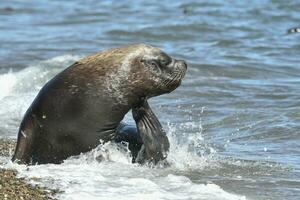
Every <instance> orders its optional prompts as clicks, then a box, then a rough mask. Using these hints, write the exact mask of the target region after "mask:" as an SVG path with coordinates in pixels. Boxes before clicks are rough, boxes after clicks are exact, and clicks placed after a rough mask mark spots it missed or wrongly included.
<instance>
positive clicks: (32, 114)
mask: <svg viewBox="0 0 300 200" xmlns="http://www.w3.org/2000/svg"><path fill="white" fill-rule="evenodd" d="M155 57H157V58H158V57H166V58H167V59H171V58H169V57H168V56H167V55H166V54H164V53H163V52H162V51H160V50H159V49H157V48H154V47H151V46H148V45H144V44H138V45H130V46H127V47H123V48H115V49H110V50H107V51H103V52H100V53H97V54H94V55H91V56H88V57H86V58H83V59H81V60H79V61H78V62H75V63H74V64H73V65H71V66H70V67H68V68H67V69H65V70H64V71H62V72H61V73H59V74H58V75H56V76H55V77H54V78H53V79H52V80H50V81H49V82H48V83H47V84H46V85H45V86H44V87H43V88H42V89H41V91H40V92H39V94H38V95H37V97H36V98H35V100H34V101H33V103H32V105H31V106H30V108H29V109H28V110H27V112H26V114H25V116H24V118H23V120H22V123H21V125H20V130H19V134H18V143H17V147H16V150H15V154H14V157H13V160H18V161H19V162H21V163H26V164H30V163H38V164H43V163H61V162H62V161H63V160H64V159H66V158H68V157H70V156H73V155H78V154H80V153H82V152H87V151H89V150H91V149H93V148H95V147H96V146H97V145H99V143H100V141H103V142H107V141H112V140H115V139H116V138H117V136H118V130H120V126H123V128H122V130H125V129H126V128H124V125H122V123H121V121H122V119H123V118H124V116H125V114H126V113H127V112H128V111H129V110H130V109H132V108H135V107H136V108H137V109H135V110H136V112H139V111H138V110H139V108H141V107H142V106H143V103H141V102H145V99H146V98H149V97H152V96H157V95H160V94H163V93H167V92H170V91H172V90H174V89H175V88H176V87H178V85H179V84H180V81H181V79H182V77H183V75H184V72H185V69H186V64H185V63H184V62H182V61H176V60H174V59H172V61H171V62H174V63H176V62H180V64H179V65H180V67H178V66H177V68H180V70H181V75H180V76H179V75H176V76H177V78H176V81H173V82H172V81H171V80H172V78H173V79H174V77H172V76H170V77H169V78H166V79H167V80H168V81H166V82H169V84H168V86H167V87H166V86H161V82H163V81H162V80H160V76H161V74H159V73H158V72H159V70H157V69H152V68H151V65H149V64H145V60H146V61H147V60H149V59H154V58H155ZM147 62H148V61H147ZM168 62H170V61H168ZM174 63H173V64H172V65H174ZM170 64H171V63H169V65H170ZM146 65H147V66H146ZM177 65H178V64H177ZM149 66H150V67H149ZM171 71H172V70H171ZM175 71H176V70H175ZM160 73H161V72H160ZM170 74H171V73H170ZM174 76H175V75H174ZM170 81H171V84H170ZM144 105H146V104H144ZM148 109H150V107H148ZM150 110H151V109H150ZM135 120H136V121H137V120H139V119H138V118H136V119H135ZM150 121H151V119H150ZM154 124H155V125H154V126H160V124H159V123H157V122H154ZM151 129H153V128H150V130H151ZM123 132H124V131H123ZM125 132H126V131H125ZM136 132H139V134H138V135H143V134H144V133H141V131H139V130H138V129H137V130H136ZM148 132H149V131H148ZM150 132H151V131H150ZM130 133H132V130H130V131H129V132H128V135H129V134H130ZM144 135H145V134H144ZM165 137H166V136H165ZM134 139H135V140H137V141H138V142H139V145H140V146H141V145H142V144H144V143H147V141H141V139H136V137H134ZM152 140H154V139H153V138H152ZM141 142H142V143H141ZM137 153H138V152H137Z"/></svg>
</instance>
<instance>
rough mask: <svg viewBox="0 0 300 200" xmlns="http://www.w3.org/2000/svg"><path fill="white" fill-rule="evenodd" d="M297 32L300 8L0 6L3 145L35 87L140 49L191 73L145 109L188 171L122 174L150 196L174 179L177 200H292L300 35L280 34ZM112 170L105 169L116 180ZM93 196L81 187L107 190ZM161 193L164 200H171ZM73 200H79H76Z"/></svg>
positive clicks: (252, 4)
mask: <svg viewBox="0 0 300 200" xmlns="http://www.w3.org/2000/svg"><path fill="white" fill-rule="evenodd" d="M296 26H300V1H275V0H273V1H271V0H268V1H267V0H254V1H182V2H177V1H171V0H167V1H152V2H150V1H135V2H132V1H128V0H125V1H116V2H112V1H96V0H94V1H92V0H90V1H79V0H74V1H50V0H47V1H38V0H35V1H21V0H20V1H15V0H7V1H1V2H0V84H1V85H0V121H1V122H0V137H2V136H6V137H7V136H9V137H13V138H16V136H17V129H18V126H19V123H20V121H21V119H22V116H23V114H24V112H25V111H26V109H27V107H28V106H29V104H30V103H31V101H32V99H33V98H34V96H35V95H36V94H37V92H38V90H39V89H40V88H41V87H42V85H43V84H44V83H45V82H46V81H47V80H49V79H50V78H51V77H53V76H54V75H55V73H57V72H59V71H60V70H62V69H63V68H65V67H67V66H68V65H70V64H71V63H72V62H74V61H75V60H76V59H78V58H79V57H80V56H84V55H87V54H90V53H94V52H97V51H100V50H103V49H107V48H111V47H118V46H122V45H126V44H130V43H139V42H143V43H148V44H152V45H154V46H157V47H159V48H161V49H163V50H164V51H165V52H167V53H168V54H170V55H172V56H175V57H179V58H183V59H185V60H186V61H187V63H188V65H189V68H188V72H187V75H186V77H185V80H184V82H183V84H182V86H181V87H180V88H178V89H177V90H175V91H174V92H172V93H171V94H167V95H163V96H161V97H158V98H154V99H153V100H152V101H151V106H152V107H153V109H154V111H155V113H156V114H157V115H158V116H159V118H160V120H161V122H162V124H163V126H164V127H165V128H166V129H167V132H168V134H169V135H170V137H171V138H172V140H173V142H172V143H171V145H173V150H174V149H175V150H174V152H177V153H178V152H179V153H180V152H181V153H183V154H184V153H186V154H189V157H188V158H187V161H186V162H185V161H184V162H185V163H180V162H179V161H178V160H175V161H174V162H175V165H176V167H174V168H172V167H171V169H157V170H158V172H157V173H158V174H159V176H162V177H166V179H159V178H158V177H156V175H155V173H152V171H151V169H145V168H143V167H140V168H139V167H136V168H134V169H133V170H132V169H131V170H132V171H130V170H129V171H128V174H126V175H124V174H121V175H120V177H121V176H122V177H126V176H127V175H128V177H129V176H135V175H132V174H134V173H133V172H134V171H135V170H137V171H138V172H140V173H145V174H146V175H145V177H143V175H139V177H142V178H144V179H143V180H147V181H151V184H154V183H155V184H156V185H155V187H154V186H153V188H152V189H153V190H151V191H152V192H154V193H155V192H157V193H159V192H161V191H162V190H163V191H169V190H168V189H166V187H167V186H166V185H167V184H168V181H171V182H172V181H173V182H176V180H177V182H180V184H179V186H178V187H179V188H178V189H176V190H177V191H179V192H178V193H176V195H177V197H178V199H216V198H215V197H214V195H215V196H217V197H218V198H220V199H230V198H231V197H228V196H226V195H229V194H234V195H238V196H239V197H241V198H246V199H280V200H281V199H299V198H300V130H299V129H300V43H299V42H300V33H299V34H297V33H295V34H286V31H287V29H289V28H291V27H296ZM180 148H183V149H184V150H182V149H181V150H178V149H180ZM174 152H173V153H174ZM171 153H172V152H171ZM175 154H176V153H175ZM178 155H179V154H178ZM180 156H182V155H180ZM182 158H184V155H183V156H182ZM196 158H197V159H198V158H199V160H200V161H201V160H202V161H203V163H201V164H199V166H200V165H201V167H199V166H198V165H197V163H195V162H193V161H195V160H194V159H196ZM113 160H114V159H113ZM178 162H179V163H178ZM187 162H188V163H187ZM189 162H190V163H189ZM205 163H207V164H205ZM126 166H130V164H126ZM52 167H53V166H52ZM85 167H86V166H85ZM101 167H103V166H101V164H100V168H101ZM110 167H112V166H110ZM118 167H119V168H122V167H121V166H120V165H116V166H113V167H112V168H111V169H110V170H121V171H122V169H119V168H118ZM45 168H46V167H45ZM129 168H130V167H129ZM46 169H47V168H46ZM50 169H51V170H55V169H52V168H50ZM64 169H65V170H66V171H68V170H67V169H68V168H64ZM32 170H33V171H34V170H37V169H32ZM39 170H41V169H40V168H39ZM44 170H45V169H44ZM72 170H74V169H72ZM43 172H45V171H43ZM66 173H67V172H66ZM74 173H76V172H74ZM124 173H125V172H124ZM33 174H34V172H33ZM173 175H174V177H175V178H174V177H173ZM29 176H30V175H29ZM74 176H75V175H74ZM90 176H91V177H93V178H94V176H97V174H91V175H90ZM91 177H87V179H89V178H91ZM116 177H118V175H115V176H114V179H116ZM128 177H127V178H128ZM149 177H150V178H149ZM153 177H156V179H154V178H153ZM178 177H181V178H183V179H180V180H179V179H176V178H178ZM104 178H105V180H109V181H112V180H110V179H108V178H107V177H106V176H104ZM185 178H186V179H187V181H185ZM45 179H47V178H45ZM53 179H54V181H53V182H55V180H56V179H55V177H54V178H53ZM82 179H83V178H82ZM51 180H52V179H51ZM51 180H50V181H48V182H51ZM62 180H63V181H64V179H62ZM62 180H60V181H61V182H63V181H62ZM80 180H81V179H78V180H77V181H79V182H80ZM120 180H122V179H120ZM130 180H131V179H130ZM65 181H66V182H67V180H65ZM124 181H126V180H125V179H124ZM188 181H191V183H190V184H191V187H192V186H193V187H196V186H197V187H196V188H198V190H199V192H198V193H200V196H197V195H196V196H195V195H194V196H193V195H189V194H192V193H193V192H195V191H196V190H195V191H190V190H188V189H186V190H184V191H183V192H182V193H180V188H182V187H183V186H182V185H184V183H185V182H188ZM46 182H47V181H46ZM48 182H47V183H46V184H48V185H49V183H48ZM61 182H59V180H58V183H57V185H56V186H61V185H60V184H61ZM165 182H166V183H165ZM72 183H73V182H72V181H70V184H69V185H68V184H65V185H63V186H64V187H63V188H64V190H66V191H69V190H68V187H74V186H73V185H72ZM207 183H212V184H213V186H216V187H217V186H218V187H220V188H222V190H221V189H216V190H214V189H213V188H214V187H208V188H206V189H207V190H209V191H210V193H209V194H208V196H205V190H206V189H205V188H204V189H203V190H201V188H200V189H199V187H200V186H208V185H206V184H207ZM135 184H136V183H135ZM135 184H133V185H135ZM142 184H149V183H148V182H145V183H144V182H143V183H142ZM151 184H150V185H151ZM170 184H171V183H170ZM108 185H109V184H108ZM138 185H139V183H137V184H136V185H135V186H134V187H137V186H138ZM198 186H199V187H198ZM82 187H83V186H82V185H81V186H80V187H79V189H80V188H82ZM89 187H95V188H97V185H93V186H90V185H89ZM101 187H103V188H104V189H103V190H95V191H96V192H95V191H94V190H92V191H90V190H88V192H87V195H90V196H89V198H90V197H91V196H92V197H97V194H100V196H101V195H102V194H104V193H106V192H107V191H106V189H105V185H103V186H101ZM107 187H108V186H107ZM109 188H114V187H113V186H111V185H110V187H109ZM156 188H158V189H157V190H156ZM129 190H131V189H130V188H129ZM141 190H144V189H141ZM174 191H175V190H174ZM214 191H215V194H214ZM220 191H224V192H225V191H226V194H223V193H220V194H219V193H218V192H220ZM76 192H78V191H76ZM110 192H111V190H110ZM117 192H118V191H117V190H116V194H117ZM201 192H202V193H201ZM70 193H71V192H70ZM136 193H142V191H139V190H138V189H137V190H136ZM154 193H151V194H154ZM161 193H162V194H163V192H161ZM161 193H159V194H161ZM196 193H197V192H196ZM66 194H68V193H67V192H66ZM112 194H113V195H116V194H114V193H113V192H112ZM155 194H156V193H155ZM193 194H194V193H193ZM201 194H203V195H202V196H201ZM168 195H169V196H165V199H176V197H173V196H172V195H171V194H168ZM100 196H98V197H99V198H100ZM104 196H105V195H104ZM101 197H103V195H102V196H101ZM123 197H124V198H125V199H126V196H123ZM131 197H132V198H130V196H129V197H128V199H133V196H131ZM134 197H136V196H134ZM148 197H149V196H148ZM150 197H151V198H152V199H154V198H155V197H157V198H158V199H163V197H164V196H163V195H161V196H150ZM239 197H238V198H239ZM69 198H70V199H76V193H75V194H73V195H71V197H69ZM103 198H104V197H103ZM136 198H138V197H136ZM143 198H144V199H146V196H144V197H143V196H141V199H143ZM104 199H105V198H104Z"/></svg>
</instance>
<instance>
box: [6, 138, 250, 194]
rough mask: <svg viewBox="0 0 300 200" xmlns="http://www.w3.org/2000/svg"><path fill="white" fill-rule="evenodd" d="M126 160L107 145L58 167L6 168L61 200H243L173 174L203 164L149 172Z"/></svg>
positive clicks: (117, 148)
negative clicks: (44, 188)
mask: <svg viewBox="0 0 300 200" xmlns="http://www.w3.org/2000/svg"><path fill="white" fill-rule="evenodd" d="M172 145H174V144H172ZM178 149H180V148H178ZM178 149H177V152H173V153H174V154H177V155H178V154H185V155H187V157H188V158H190V159H194V160H195V161H200V160H201V159H200V158H198V157H197V156H193V155H189V154H190V153H189V152H186V151H185V150H182V149H183V148H182V149H180V150H178ZM180 151H183V152H180ZM99 155H102V161H101V162H98V159H97V158H98V157H99ZM130 160H131V159H130V156H129V153H128V152H127V151H126V148H122V147H121V148H120V146H118V145H116V144H112V143H107V144H105V145H103V146H100V147H98V148H97V149H95V150H93V151H91V152H89V153H86V154H82V155H80V156H76V157H73V158H70V159H68V160H66V161H65V162H64V163H63V164H60V165H54V164H47V165H36V166H30V167H27V166H25V165H17V164H12V163H10V162H9V163H8V164H7V165H6V167H9V168H14V169H17V170H18V171H19V175H20V176H22V177H25V178H32V177H34V181H33V180H31V182H32V183H41V184H42V185H45V186H48V187H51V188H56V189H60V190H62V191H63V193H61V194H59V195H58V198H59V199H64V200H65V199H67V200H77V199H78V200H79V199H137V200H140V199H205V200H209V199H212V200H218V199H222V200H238V199H246V198H245V197H243V196H239V195H235V194H231V193H229V192H226V191H224V190H223V189H222V188H221V187H219V186H218V185H216V184H213V183H206V184H204V183H203V184H198V183H194V182H192V181H191V180H190V178H188V177H186V176H182V175H179V173H178V174H176V172H177V171H178V170H180V171H181V170H186V171H188V170H189V169H191V168H194V167H195V168H199V165H201V163H203V162H201V161H200V162H199V163H197V164H196V163H195V162H190V163H191V165H190V166H188V168H186V169H184V168H182V167H181V168H180V169H178V168H177V166H178V165H171V166H169V167H154V168H150V167H147V166H140V165H138V164H132V163H131V162H130ZM187 160H188V159H185V160H182V161H179V162H186V161H187ZM181 165H182V164H181ZM181 165H179V166H181ZM193 165H195V166H193ZM202 167H205V165H204V166H202ZM206 167H207V165H206Z"/></svg>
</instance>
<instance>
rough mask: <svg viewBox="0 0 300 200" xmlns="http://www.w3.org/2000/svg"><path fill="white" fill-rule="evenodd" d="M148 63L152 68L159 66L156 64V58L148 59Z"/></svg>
mask: <svg viewBox="0 0 300 200" xmlns="http://www.w3.org/2000/svg"><path fill="white" fill-rule="evenodd" d="M148 65H150V66H151V67H153V68H157V67H159V64H158V62H157V61H156V60H149V61H148Z"/></svg>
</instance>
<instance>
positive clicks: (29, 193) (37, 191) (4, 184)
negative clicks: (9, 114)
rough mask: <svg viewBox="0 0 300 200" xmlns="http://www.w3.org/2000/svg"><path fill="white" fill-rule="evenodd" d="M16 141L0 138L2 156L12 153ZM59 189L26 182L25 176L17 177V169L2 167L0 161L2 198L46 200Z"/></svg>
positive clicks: (0, 191) (0, 195)
mask: <svg viewBox="0 0 300 200" xmlns="http://www.w3.org/2000/svg"><path fill="white" fill-rule="evenodd" d="M15 144H16V141H15V140H12V139H3V138H2V139H1V138H0V156H1V157H9V156H11V155H12V152H13V150H14V147H15ZM56 193H57V191H55V190H50V189H47V188H44V187H40V186H37V185H30V184H28V183H26V181H25V180H24V179H23V178H17V171H15V170H9V169H3V168H1V162H0V199H1V200H32V199H34V200H44V199H51V200H54V199H55V198H54V197H53V196H54V195H55V194H56Z"/></svg>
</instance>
